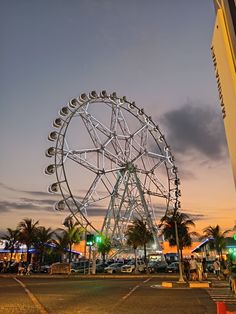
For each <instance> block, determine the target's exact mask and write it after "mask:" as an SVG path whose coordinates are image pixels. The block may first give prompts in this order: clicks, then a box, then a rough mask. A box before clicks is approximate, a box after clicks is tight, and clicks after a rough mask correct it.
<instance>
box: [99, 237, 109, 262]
mask: <svg viewBox="0 0 236 314" xmlns="http://www.w3.org/2000/svg"><path fill="white" fill-rule="evenodd" d="M101 239H102V240H101V242H100V243H98V244H97V248H98V252H99V253H101V255H102V260H103V264H105V261H106V255H107V254H108V253H109V252H110V250H111V240H110V239H109V238H108V237H106V236H101Z"/></svg>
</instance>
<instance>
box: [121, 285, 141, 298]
mask: <svg viewBox="0 0 236 314" xmlns="http://www.w3.org/2000/svg"><path fill="white" fill-rule="evenodd" d="M139 287H140V285H137V286H135V287H134V288H133V289H132V290H130V292H129V293H127V294H126V295H125V296H123V297H122V299H123V300H126V299H127V298H128V297H129V296H130V295H131V294H132V293H133V292H134V291H135V290H137V289H138V288H139Z"/></svg>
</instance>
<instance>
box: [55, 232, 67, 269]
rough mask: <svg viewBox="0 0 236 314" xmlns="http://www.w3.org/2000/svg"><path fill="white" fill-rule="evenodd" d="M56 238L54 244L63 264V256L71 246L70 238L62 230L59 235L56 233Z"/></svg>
mask: <svg viewBox="0 0 236 314" xmlns="http://www.w3.org/2000/svg"><path fill="white" fill-rule="evenodd" d="M55 236H56V239H55V240H53V243H54V244H55V251H56V252H57V253H58V254H59V262H60V263H61V262H62V261H63V259H62V256H63V254H64V253H65V251H66V249H67V247H68V244H69V242H68V237H67V234H66V232H65V230H61V232H60V233H59V234H58V233H55Z"/></svg>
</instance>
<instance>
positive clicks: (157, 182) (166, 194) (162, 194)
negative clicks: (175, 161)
mask: <svg viewBox="0 0 236 314" xmlns="http://www.w3.org/2000/svg"><path fill="white" fill-rule="evenodd" d="M147 176H148V177H149V179H150V181H151V183H153V184H154V186H155V187H156V189H157V191H159V192H160V193H158V192H156V191H151V190H150V189H149V190H148V191H149V192H148V194H150V195H157V196H160V197H163V198H168V197H169V192H168V190H167V189H166V187H165V186H164V184H163V183H161V181H160V180H159V179H158V178H156V176H155V175H154V174H150V173H148V174H147Z"/></svg>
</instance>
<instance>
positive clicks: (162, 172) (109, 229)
mask: <svg viewBox="0 0 236 314" xmlns="http://www.w3.org/2000/svg"><path fill="white" fill-rule="evenodd" d="M59 115H60V117H58V118H56V119H55V121H54V122H53V126H54V128H55V129H54V130H53V131H52V132H51V133H50V134H49V136H48V139H49V140H50V141H52V142H55V145H54V146H52V147H49V148H48V149H47V151H46V156H47V157H51V158H52V160H53V162H52V163H51V164H50V165H49V166H48V167H47V168H46V169H45V172H46V174H49V175H54V176H55V182H54V183H53V184H51V185H50V186H49V189H48V191H49V192H50V193H57V192H60V193H61V196H62V199H61V200H60V201H58V202H57V203H56V204H55V209H56V210H58V211H62V210H69V212H70V215H71V216H73V217H74V218H75V219H76V220H77V221H78V222H79V224H80V225H81V226H83V227H84V228H85V230H87V231H88V232H97V233H102V234H104V235H106V236H108V237H109V238H110V239H111V242H112V244H113V246H116V247H122V246H124V245H125V242H126V239H125V234H126V231H127V227H128V226H129V225H130V224H131V223H132V222H133V221H134V220H135V219H136V218H138V219H143V220H144V221H145V222H146V223H147V226H148V228H149V230H151V231H152V233H153V237H154V241H155V244H156V245H157V249H160V246H159V242H158V236H157V231H158V230H157V225H156V215H157V214H159V215H160V214H161V215H162V216H163V215H164V214H166V213H167V214H171V213H173V212H174V211H176V210H178V208H179V207H180V202H179V201H178V197H179V196H180V190H179V179H178V175H177V168H176V166H175V165H174V158H173V155H172V153H171V151H170V147H169V146H168V145H167V142H166V140H165V137H164V135H163V133H162V132H161V131H160V130H159V127H158V125H156V124H155V123H154V122H153V120H152V118H151V117H150V116H148V115H146V114H145V113H144V110H143V109H141V108H138V107H137V106H136V104H135V102H130V101H128V100H127V99H126V97H118V96H117V95H116V93H112V94H108V93H107V92H106V91H101V92H100V93H97V92H96V91H92V92H90V93H89V94H85V93H82V94H81V95H80V96H79V97H78V98H74V99H72V100H71V101H70V102H69V103H68V105H67V106H65V107H63V108H62V109H61V110H60V111H59Z"/></svg>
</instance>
